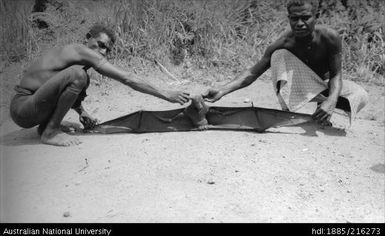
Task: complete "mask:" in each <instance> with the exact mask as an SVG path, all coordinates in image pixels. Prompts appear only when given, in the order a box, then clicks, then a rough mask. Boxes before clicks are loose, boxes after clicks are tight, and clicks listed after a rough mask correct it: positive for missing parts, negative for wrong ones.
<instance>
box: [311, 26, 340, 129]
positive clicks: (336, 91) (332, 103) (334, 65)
mask: <svg viewBox="0 0 385 236" xmlns="http://www.w3.org/2000/svg"><path fill="white" fill-rule="evenodd" d="M328 33H329V35H328V38H327V40H328V41H329V42H328V43H329V44H330V46H329V47H330V55H329V60H328V67H329V75H330V76H329V77H330V79H329V96H328V98H327V99H326V100H325V101H324V102H323V103H321V105H320V106H319V107H318V108H317V110H316V111H315V112H314V114H313V118H314V119H316V120H318V121H319V122H321V123H323V122H326V121H329V120H330V118H331V115H332V114H333V111H334V109H335V108H336V105H337V101H338V97H339V95H340V93H341V89H342V73H341V68H342V42H341V38H340V37H339V35H338V33H337V32H335V31H331V30H330V31H329V32H328Z"/></svg>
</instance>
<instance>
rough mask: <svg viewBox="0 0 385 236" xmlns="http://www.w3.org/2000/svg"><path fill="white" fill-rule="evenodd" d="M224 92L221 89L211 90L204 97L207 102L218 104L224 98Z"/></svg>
mask: <svg viewBox="0 0 385 236" xmlns="http://www.w3.org/2000/svg"><path fill="white" fill-rule="evenodd" d="M223 95H224V94H223V92H222V91H221V90H219V89H215V88H209V89H208V90H207V91H206V92H204V93H203V94H202V97H203V98H204V100H205V101H206V102H216V101H218V100H219V99H221V97H222V96H223Z"/></svg>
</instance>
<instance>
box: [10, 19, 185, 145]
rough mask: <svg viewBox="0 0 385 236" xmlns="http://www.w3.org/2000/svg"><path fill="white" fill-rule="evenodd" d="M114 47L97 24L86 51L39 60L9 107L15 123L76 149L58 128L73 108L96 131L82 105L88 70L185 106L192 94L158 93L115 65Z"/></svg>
mask: <svg viewBox="0 0 385 236" xmlns="http://www.w3.org/2000/svg"><path fill="white" fill-rule="evenodd" d="M114 42H115V36H114V33H113V32H112V31H111V30H110V29H109V28H107V27H105V26H103V25H101V24H96V25H94V26H93V27H92V28H91V29H90V31H89V33H87V35H86V43H85V45H81V44H69V45H66V46H62V47H55V48H53V49H51V50H49V51H48V52H47V53H46V54H45V55H43V56H41V57H40V58H38V59H37V60H36V61H35V62H33V63H32V65H31V66H30V67H29V68H28V69H27V70H26V71H25V73H24V74H23V77H22V79H21V81H20V84H19V85H18V86H16V88H15V90H16V95H15V96H14V97H13V99H12V101H11V106H10V114H11V117H12V119H13V121H14V122H15V123H16V124H17V125H19V126H21V127H23V128H31V127H34V126H39V127H38V132H39V134H40V135H41V141H42V142H43V143H45V144H50V145H57V146H69V145H77V144H79V143H80V141H79V140H78V139H77V138H76V137H73V136H70V135H67V134H66V133H64V132H62V131H61V128H60V123H61V121H62V120H63V118H64V116H65V115H66V114H67V112H68V111H69V110H70V109H71V108H73V109H74V110H75V111H76V112H77V113H78V114H79V119H80V122H81V123H82V124H83V125H84V127H85V128H92V127H93V126H95V124H96V119H94V118H92V117H91V116H90V115H89V114H88V113H87V112H86V111H85V110H84V108H83V106H82V104H81V102H82V100H83V99H84V97H85V96H86V89H87V87H88V86H89V83H90V81H89V77H88V74H87V70H88V69H89V68H91V67H92V68H94V69H95V70H96V71H97V72H99V73H100V74H102V75H105V76H108V77H110V78H112V79H115V80H117V81H119V82H121V83H123V84H124V85H127V86H129V87H131V88H133V89H135V90H137V91H140V92H143V93H147V94H150V95H153V96H156V97H159V98H161V99H164V100H167V101H169V102H172V103H180V104H184V103H186V102H188V101H189V94H188V93H185V92H182V91H171V90H163V89H160V88H156V87H155V86H153V85H151V84H149V83H147V82H145V81H143V80H141V79H139V78H136V77H135V76H133V75H132V74H130V73H129V72H127V71H124V70H122V69H120V68H118V67H116V66H114V65H112V64H111V63H109V62H108V61H107V60H106V59H105V57H106V55H107V54H108V53H109V51H110V50H111V47H112V46H113V44H114Z"/></svg>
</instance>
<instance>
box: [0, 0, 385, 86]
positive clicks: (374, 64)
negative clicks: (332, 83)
mask: <svg viewBox="0 0 385 236" xmlns="http://www.w3.org/2000/svg"><path fill="white" fill-rule="evenodd" d="M19 2H25V1H22V0H17V1H12V0H4V1H1V2H0V6H1V13H2V14H1V17H2V19H1V21H2V24H3V26H2V28H1V33H2V42H3V43H2V44H1V45H2V46H1V47H2V52H5V55H4V58H6V59H7V60H12V61H17V60H19V59H20V58H22V57H24V56H26V55H30V53H31V52H33V51H34V50H36V47H37V45H36V43H37V41H40V37H37V36H36V35H38V34H37V33H38V32H40V31H36V29H35V31H34V29H33V28H32V27H31V24H32V22H31V20H29V19H30V17H29V16H30V14H31V13H30V12H31V9H28V8H26V7H20V5H19ZM30 2H31V1H30ZM57 2H58V1H57ZM71 2H72V1H69V3H68V4H70V3H71ZM79 2H81V1H79ZM89 2H91V3H92V5H93V8H92V10H91V12H89V14H88V15H86V16H83V15H85V13H84V11H79V10H78V11H75V10H74V7H72V8H71V7H69V8H68V9H67V10H68V11H67V10H66V9H64V8H63V7H62V8H61V10H60V11H57V13H56V14H55V17H56V20H57V21H60V24H59V23H56V24H54V25H56V26H57V27H56V28H55V27H54V28H52V27H51V30H54V32H55V34H56V35H57V37H60V41H58V40H56V42H55V43H60V44H61V43H65V42H73V41H77V40H79V39H80V38H82V37H83V33H84V32H83V31H85V30H86V29H85V28H86V27H88V26H89V25H90V24H91V23H92V22H95V21H102V22H108V23H110V24H111V25H113V26H114V28H115V30H116V32H117V35H118V37H117V38H118V40H117V44H116V47H115V49H114V51H113V56H114V58H115V60H116V61H129V60H130V59H133V58H142V59H144V60H149V61H153V60H154V59H157V60H161V61H167V63H168V62H169V63H172V64H174V65H182V64H184V63H185V62H189V63H190V62H191V63H190V64H192V65H198V66H200V65H203V66H205V67H212V68H213V67H215V68H218V69H223V70H225V69H229V68H231V70H234V71H238V70H240V69H243V68H245V67H247V66H249V65H251V64H253V63H255V62H256V61H257V60H258V59H259V58H260V57H261V56H262V54H263V52H264V50H265V49H266V47H267V45H269V44H270V43H271V42H272V41H273V40H275V39H276V38H277V37H278V36H279V35H280V34H281V33H282V32H283V31H284V30H285V29H286V28H288V21H287V12H286V7H285V5H284V2H285V0H277V1H268V0H239V1H233V0H119V1H112V0H92V1H90V0H89ZM63 3H64V2H63ZM320 3H321V4H320V13H321V14H320V17H319V23H320V24H327V25H330V26H331V27H332V28H335V29H337V30H338V31H339V32H340V34H341V36H342V38H343V42H344V43H343V48H344V64H343V69H344V72H345V75H347V76H348V77H349V78H350V79H352V80H362V81H372V82H375V83H383V82H384V81H383V77H384V75H385V56H384V54H385V53H384V50H385V45H384V38H385V36H384V23H383V22H385V18H384V15H385V4H384V3H383V1H381V0H366V1H355V0H341V1H334V0H322V1H320ZM15 4H17V5H18V6H17V10H15V8H14V5H15ZM71 4H73V2H72V3H71ZM30 5H31V4H30ZM85 5H86V4H85ZM63 9H64V10H63ZM11 14H16V15H18V17H16V19H17V20H16V21H14V20H13V18H12V17H10V15H11ZM53 14H54V13H51V15H53ZM82 17H83V18H84V19H83V18H82ZM3 18H4V19H3ZM61 19H65V20H61ZM86 20H87V21H86ZM51 21H52V19H51ZM85 21H86V24H83V25H80V23H79V22H85ZM47 22H48V23H49V22H50V21H47ZM79 26H82V28H84V29H82V31H81V33H82V35H78V34H79V32H80V30H79V28H80V27H79ZM34 32H35V34H34ZM15 39H17V40H15ZM11 42H12V43H13V42H16V44H17V45H16V47H11V46H10V45H11V44H10V43H11ZM2 58H3V55H2Z"/></svg>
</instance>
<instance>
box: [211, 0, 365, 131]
mask: <svg viewBox="0 0 385 236" xmlns="http://www.w3.org/2000/svg"><path fill="white" fill-rule="evenodd" d="M317 8H318V1H316V0H289V1H288V2H287V11H288V14H289V15H288V17H289V23H290V28H291V30H289V31H288V32H285V33H284V34H283V35H282V36H281V37H280V38H279V39H277V40H276V41H275V42H273V43H272V44H271V45H270V46H268V47H267V49H266V51H265V53H264V55H263V57H262V58H261V59H260V60H259V62H257V63H256V64H255V65H254V66H253V67H251V68H250V69H248V70H245V71H244V72H243V73H241V74H240V75H239V76H238V77H236V78H235V79H234V80H233V81H231V82H229V83H228V84H226V85H224V86H221V87H217V88H210V89H209V90H207V91H206V92H205V93H204V94H203V97H204V98H205V100H206V101H208V102H215V101H217V100H219V99H220V98H221V97H223V96H224V95H226V94H229V93H231V92H233V91H236V90H238V89H241V88H244V87H246V86H248V85H250V84H251V83H253V82H254V81H255V80H256V79H257V78H258V77H259V76H261V75H262V74H263V73H264V72H265V71H266V70H267V69H269V68H271V69H272V80H273V84H274V89H275V91H276V94H277V97H278V100H279V103H280V105H281V107H282V108H283V109H284V110H289V111H295V110H297V109H299V108H300V107H302V106H303V105H304V104H306V103H307V102H310V101H315V102H318V104H319V105H318V107H317V109H316V111H315V112H314V114H313V118H314V119H315V120H317V121H319V122H320V123H321V124H324V125H330V121H329V120H330V118H331V116H332V114H333V112H334V110H335V108H340V109H342V110H343V111H345V112H347V113H348V114H349V115H350V119H352V118H354V115H355V114H356V113H357V112H358V111H359V110H360V109H362V108H363V107H364V106H365V105H366V103H367V100H368V95H367V92H366V91H365V90H364V89H363V88H362V87H360V86H358V85H357V84H355V83H353V82H351V81H342V75H341V60H342V59H341V54H342V42H341V38H340V37H339V35H338V33H337V32H336V31H335V30H333V29H330V28H326V27H321V26H316V12H317Z"/></svg>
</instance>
